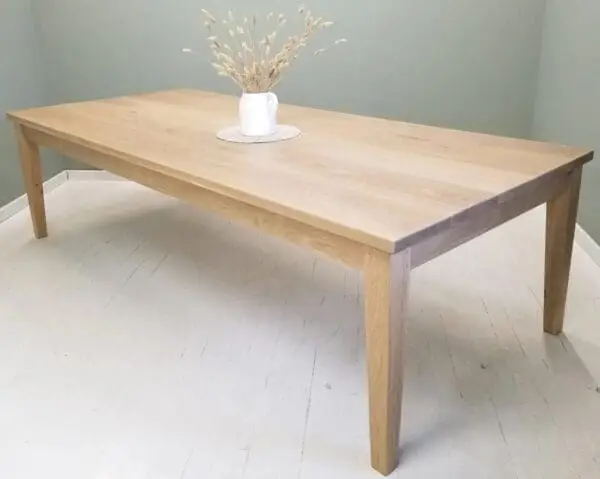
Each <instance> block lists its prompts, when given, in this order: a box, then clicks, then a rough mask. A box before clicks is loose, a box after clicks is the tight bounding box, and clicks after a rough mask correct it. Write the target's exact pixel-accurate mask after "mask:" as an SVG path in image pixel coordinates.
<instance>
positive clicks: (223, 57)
mask: <svg viewBox="0 0 600 479" xmlns="http://www.w3.org/2000/svg"><path fill="white" fill-rule="evenodd" d="M202 13H203V15H204V17H205V23H204V25H205V27H206V28H207V29H208V33H209V36H208V38H207V40H208V42H209V44H210V48H211V50H212V54H213V56H214V57H215V61H214V62H213V63H212V65H213V67H214V68H215V69H216V70H217V73H218V74H219V75H220V76H224V77H229V78H231V79H232V80H233V81H234V82H235V83H236V84H237V85H238V86H239V87H240V88H241V89H242V90H243V91H244V92H246V93H262V92H268V91H270V90H272V89H273V88H274V87H275V86H277V84H278V83H279V82H280V81H281V80H282V75H283V73H284V72H285V71H286V70H287V69H288V68H289V67H290V66H291V65H292V63H293V62H294V60H296V58H298V55H299V54H300V51H301V50H302V49H303V48H304V47H306V46H307V45H308V42H309V40H311V38H312V37H313V36H314V35H315V34H316V33H317V32H319V31H320V30H323V29H327V28H329V27H331V26H333V22H329V21H325V20H323V19H322V18H315V17H314V16H313V14H312V13H311V12H310V10H307V9H306V8H305V7H300V8H299V9H298V13H299V14H300V16H301V19H302V21H303V24H304V31H303V32H302V33H301V34H299V35H295V36H290V37H289V38H288V39H287V40H285V41H284V42H283V44H282V47H281V50H279V51H276V48H277V47H276V44H277V38H278V36H280V33H281V30H282V29H283V27H284V26H285V25H286V24H287V19H286V17H285V16H284V15H283V14H281V15H278V16H275V15H274V14H273V13H269V14H268V15H267V18H266V24H265V26H266V27H267V28H268V29H269V30H271V32H270V33H268V34H266V35H260V34H259V33H258V27H259V26H262V25H259V19H258V17H257V16H256V15H253V16H252V18H247V17H246V18H244V19H243V22H241V23H236V20H235V17H234V14H233V12H232V11H231V10H229V13H228V16H227V18H226V19H225V20H223V21H222V22H221V23H222V25H223V27H224V29H225V30H226V36H227V37H228V41H227V42H224V41H221V40H219V38H218V37H217V36H216V31H215V30H216V29H217V28H218V27H220V24H219V22H218V21H217V19H216V18H215V17H214V16H213V15H212V14H211V13H210V12H208V11H206V10H202ZM344 42H346V39H344V38H342V39H339V40H337V41H335V42H334V43H332V44H331V45H329V46H328V47H325V48H321V49H319V50H317V51H315V52H314V55H315V56H318V55H321V54H322V53H324V52H325V51H326V50H327V49H328V48H330V47H332V46H334V45H339V44H341V43H344ZM183 51H184V52H188V53H191V52H192V50H190V49H187V48H186V49H184V50H183Z"/></svg>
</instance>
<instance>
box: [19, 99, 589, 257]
mask: <svg viewBox="0 0 600 479" xmlns="http://www.w3.org/2000/svg"><path fill="white" fill-rule="evenodd" d="M8 116H9V117H10V118H12V119H13V120H15V121H17V122H19V123H21V124H24V125H26V126H29V127H31V128H34V129H38V130H41V131H43V132H46V133H49V134H52V135H53V136H56V137H59V138H62V139H65V140H68V141H72V142H74V143H77V144H80V145H84V146H87V147H89V148H91V149H94V150H97V151H100V152H103V153H107V154H110V155H113V156H115V157H118V158H120V159H122V160H123V161H127V162H130V163H133V164H137V165H139V166H141V167H144V168H149V169H151V170H154V171H158V172H161V173H163V174H166V175H168V176H170V177H173V178H176V179H179V180H184V181H186V182H189V183H193V184H197V185H199V186H201V187H204V188H206V189H208V190H211V191H214V192H217V193H220V194H223V195H226V196H228V197H231V198H234V199H237V200H239V201H242V202H244V203H247V204H251V205H254V206H257V207H260V208H263V209H265V210H267V211H269V212H272V213H276V214H280V215H282V216H285V217H288V218H292V219H295V220H297V221H300V222H302V223H304V224H308V225H310V226H313V227H316V228H319V229H322V230H325V231H328V232H330V233H334V234H337V235H340V236H343V237H345V238H349V239H352V240H355V241H357V242H359V243H363V244H366V245H369V246H372V247H375V248H378V249H382V250H384V251H389V252H395V251H398V250H400V249H402V248H405V247H409V246H411V245H412V244H415V243H417V242H419V241H421V240H423V239H424V238H426V237H428V236H430V235H432V234H435V233H437V232H439V231H440V229H443V228H450V227H452V224H453V222H454V221H457V220H458V219H460V218H461V217H463V216H464V215H466V214H469V211H472V210H473V208H475V207H477V206H481V205H482V204H488V205H489V206H490V207H493V206H494V205H495V204H500V203H501V202H502V201H504V200H505V199H506V198H509V197H510V194H511V191H512V190H514V189H515V188H518V187H521V186H523V185H525V184H528V183H533V182H535V181H536V180H539V179H540V178H542V177H544V176H546V175H548V174H550V173H551V172H553V171H558V170H562V169H563V168H568V167H572V166H576V165H579V164H583V163H584V162H586V161H589V160H591V158H592V152H591V151H590V150H588V149H581V148H572V147H566V146H558V145H549V144H544V143H536V142H531V141H525V140H517V139H509V138H501V137H495V136H490V135H483V134H478V133H468V132H461V131H455V130H448V129H442V128H435V127H429V126H423V125H415V124H409V123H402V122H396V121H390V120H384V119H377V118H369V117H363V116H356V115H348V114H342V113H336V112H330V111H322V110H315V109H309V108H302V107H297V106H290V105H282V106H281V110H280V115H279V121H280V123H282V124H292V125H296V126H298V127H299V128H300V129H301V130H302V132H303V134H302V136H301V137H299V138H297V139H294V140H290V141H286V142H281V143H271V144H260V145H259V144H255V145H240V144H233V143H226V142H223V141H221V140H218V139H217V138H216V132H217V130H219V129H220V128H222V127H225V126H230V125H232V124H235V123H236V118H237V100H236V98H234V97H230V96H224V95H219V94H216V93H207V92H201V91H195V90H174V91H165V92H158V93H149V94H142V95H135V96H128V97H121V98H112V99H106V100H97V101H91V102H83V103H72V104H64V105H58V106H51V107H44V108H36V109H31V110H23V111H17V112H11V113H9V115H8Z"/></svg>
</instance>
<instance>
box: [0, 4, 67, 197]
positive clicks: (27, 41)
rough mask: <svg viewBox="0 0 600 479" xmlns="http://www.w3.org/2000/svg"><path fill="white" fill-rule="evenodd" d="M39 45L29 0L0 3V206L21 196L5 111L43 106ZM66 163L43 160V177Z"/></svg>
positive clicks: (19, 180)
mask: <svg viewBox="0 0 600 479" xmlns="http://www.w3.org/2000/svg"><path fill="white" fill-rule="evenodd" d="M43 78H44V77H43V71H42V62H41V58H40V50H39V45H38V41H37V37H36V33H35V29H34V23H33V17H32V14H31V4H30V2H29V0H0V206H2V205H4V204H6V203H8V202H9V201H11V200H13V199H14V198H16V197H17V196H20V195H21V194H23V190H22V182H21V175H20V169H19V163H18V156H17V151H16V144H15V141H14V138H13V130H12V125H11V124H10V123H9V122H8V121H7V120H6V119H5V117H4V113H5V112H6V111H7V110H11V109H17V108H26V107H30V106H38V105H42V104H44V103H45V100H46V98H45V96H44V80H43ZM64 166H65V162H64V161H61V160H60V159H58V158H56V157H49V158H45V161H44V170H45V173H46V177H49V176H52V175H54V174H56V173H57V172H59V171H60V170H61V169H63V168H64Z"/></svg>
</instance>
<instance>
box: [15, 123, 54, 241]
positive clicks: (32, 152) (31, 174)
mask: <svg viewBox="0 0 600 479" xmlns="http://www.w3.org/2000/svg"><path fill="white" fill-rule="evenodd" d="M16 128H17V130H16V133H17V140H18V142H19V153H20V156H21V170H22V172H23V181H24V183H25V190H26V192H27V199H28V200H29V211H30V213H31V220H32V221H33V231H34V233H35V237H36V238H38V239H39V238H45V237H46V236H48V229H47V226H46V209H45V207H44V186H43V180H42V167H41V165H40V150H39V147H38V145H36V144H35V143H33V142H32V141H31V140H29V139H28V138H27V137H26V136H25V133H24V132H23V128H22V127H21V126H19V125H17V127H16Z"/></svg>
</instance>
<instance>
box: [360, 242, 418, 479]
mask: <svg viewBox="0 0 600 479" xmlns="http://www.w3.org/2000/svg"><path fill="white" fill-rule="evenodd" d="M410 269H411V259H410V250H406V251H403V252H402V253H398V254H395V255H391V256H390V255H388V254H385V253H381V252H379V251H371V252H369V253H368V254H367V255H366V257H365V334H366V340H367V346H366V351H367V367H368V371H369V418H370V419H369V423H370V430H371V464H372V466H373V468H374V469H375V470H377V471H378V472H380V473H381V474H384V475H388V474H390V473H391V472H392V471H393V470H394V469H395V468H396V466H397V465H398V458H399V449H398V441H399V434H400V416H401V405H402V384H403V371H404V364H403V362H404V361H403V356H404V336H405V329H406V319H407V318H406V314H407V305H408V287H409V277H410Z"/></svg>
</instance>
